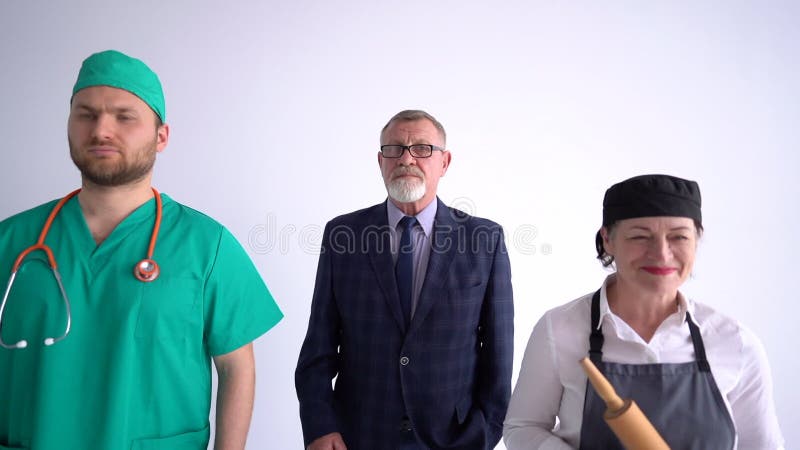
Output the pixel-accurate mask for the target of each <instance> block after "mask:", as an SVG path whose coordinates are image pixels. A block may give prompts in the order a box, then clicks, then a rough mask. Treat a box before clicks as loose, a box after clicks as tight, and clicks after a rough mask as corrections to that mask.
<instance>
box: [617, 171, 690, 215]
mask: <svg viewBox="0 0 800 450" xmlns="http://www.w3.org/2000/svg"><path fill="white" fill-rule="evenodd" d="M659 216H671V217H688V218H690V219H694V220H695V222H697V223H698V224H701V223H702V215H701V213H700V186H698V185H697V183H696V182H694V181H690V180H684V179H683V178H678V177H673V176H670V175H640V176H638V177H633V178H629V179H627V180H625V181H622V182H620V183H617V184H615V185H613V186H611V187H610V188H609V189H608V190H607V191H606V196H605V198H603V226H604V227H607V226H609V225H611V224H613V223H614V222H616V221H618V220H623V219H633V218H636V217H659Z"/></svg>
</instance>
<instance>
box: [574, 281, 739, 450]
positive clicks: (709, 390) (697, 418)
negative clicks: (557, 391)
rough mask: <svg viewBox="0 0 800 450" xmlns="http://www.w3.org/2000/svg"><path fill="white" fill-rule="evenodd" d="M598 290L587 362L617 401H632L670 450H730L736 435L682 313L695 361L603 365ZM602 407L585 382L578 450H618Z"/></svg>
mask: <svg viewBox="0 0 800 450" xmlns="http://www.w3.org/2000/svg"><path fill="white" fill-rule="evenodd" d="M599 322H600V291H597V292H596V293H595V294H594V296H593V297H592V330H591V335H590V336H589V358H590V359H591V360H592V362H593V363H594V364H595V366H597V368H598V369H600V371H601V372H602V373H603V374H604V375H605V376H606V378H608V380H609V381H610V382H611V385H612V386H614V389H616V391H617V393H618V394H619V395H620V397H623V398H632V399H633V400H635V401H636V404H638V405H639V407H640V408H641V409H642V411H643V412H644V413H645V415H646V416H647V417H648V419H650V421H651V422H652V423H653V425H654V426H655V427H656V430H658V432H659V433H660V434H661V436H662V437H663V438H664V440H665V441H667V444H669V446H670V448H672V449H674V450H684V449H698V450H713V449H721V450H722V449H724V450H730V449H732V448H733V443H734V438H735V435H736V431H735V429H734V426H733V420H732V419H731V417H730V415H729V414H728V410H727V408H725V403H724V402H723V401H722V395H721V394H720V391H719V388H717V383H716V382H714V376H713V375H712V374H711V368H710V367H709V365H708V360H707V359H706V350H705V346H704V345H703V338H702V337H701V336H700V329H699V328H697V325H695V324H694V322H692V320H691V316H690V315H689V312H688V311H687V312H686V323H687V324H688V325H689V332H690V333H691V335H692V344H693V345H694V354H695V359H696V361H694V362H688V363H681V364H619V363H612V362H603V361H602V358H603V341H604V338H603V330H602V329H598V327H597V326H598V324H599ZM605 410H606V404H605V402H604V401H603V399H601V398H600V396H599V395H597V392H595V390H594V388H593V387H592V385H591V383H589V382H588V381H587V383H586V400H585V403H584V407H583V425H582V427H581V446H580V448H581V449H623V447H622V444H620V442H619V439H617V437H616V436H615V435H614V433H613V432H612V431H611V428H609V426H608V424H606V422H605V420H604V419H603V413H604V412H605Z"/></svg>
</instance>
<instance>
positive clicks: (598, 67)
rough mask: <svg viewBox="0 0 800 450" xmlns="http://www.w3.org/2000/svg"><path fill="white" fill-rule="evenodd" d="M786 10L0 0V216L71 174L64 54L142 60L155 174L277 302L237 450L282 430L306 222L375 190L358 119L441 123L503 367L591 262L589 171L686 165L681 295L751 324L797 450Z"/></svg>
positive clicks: (610, 175)
mask: <svg viewBox="0 0 800 450" xmlns="http://www.w3.org/2000/svg"><path fill="white" fill-rule="evenodd" d="M798 23H800V4H798V3H797V2H793V1H756V0H752V1H736V0H711V1H703V2H698V1H689V0H687V1H647V2H645V1H633V0H631V1H606V2H602V1H571V2H568V1H515V2H495V3H491V2H485V1H438V2H435V1H430V2H423V1H404V2H398V1H394V2H381V1H350V2H333V1H294V2H277V1H254V0H253V1H238V2H236V1H231V2H222V1H218V2H211V1H206V2H200V1H185V2H179V1H166V0H165V1H138V2H131V1H127V2H117V1H108V0H96V1H91V0H76V1H69V2H67V1H41V0H40V1H37V0H24V1H23V0H3V1H2V2H0V64H1V66H0V67H2V70H0V101H2V104H3V106H2V107H1V108H0V139H2V149H1V150H0V151H2V159H0V161H2V163H0V192H2V193H3V195H2V200H0V217H6V216H9V215H11V214H13V213H16V212H19V211H21V210H24V209H27V208H30V207H32V206H34V205H37V204H39V203H42V202H45V201H47V200H50V199H53V198H55V197H58V196H61V195H63V194H65V193H67V192H68V191H70V190H72V189H73V188H75V187H76V186H78V183H79V174H78V172H77V170H76V169H75V168H74V167H73V165H72V163H71V161H70V160H69V156H68V149H67V143H66V119H67V113H68V101H69V97H70V92H71V88H72V84H73V83H74V81H75V76H76V75H77V72H78V68H79V66H80V63H81V61H82V60H83V58H85V57H86V56H88V55H89V54H90V53H93V52H95V51H100V50H105V49H108V48H115V49H119V50H121V51H123V52H126V53H129V54H131V55H133V56H136V57H139V58H141V59H143V60H144V61H146V62H147V63H148V64H149V65H150V66H151V67H152V68H153V69H154V70H155V71H156V72H157V73H158V74H159V75H160V77H161V80H162V83H163V85H164V89H165V91H166V99H167V121H168V122H169V123H170V125H171V127H172V135H171V139H170V143H169V146H168V147H167V150H166V151H165V152H164V153H163V154H162V155H161V156H160V157H159V160H158V163H157V166H156V176H155V185H156V186H157V187H158V188H159V189H161V190H162V191H164V192H167V193H169V194H170V195H171V196H172V197H173V198H175V199H176V200H178V201H181V202H183V203H186V204H188V205H191V206H193V207H195V208H197V209H199V210H202V211H204V212H206V213H208V214H209V215H211V216H212V217H215V218H216V219H218V220H219V221H220V222H222V223H223V224H225V225H227V226H228V227H229V228H230V229H231V230H232V231H233V233H234V234H235V235H236V236H237V237H238V238H239V240H240V241H241V242H242V244H243V245H244V246H245V248H246V249H247V250H248V252H249V253H250V254H251V256H252V257H253V259H254V261H255V263H256V265H257V266H258V268H259V270H260V271H261V273H262V275H263V276H264V278H265V279H266V281H267V284H268V285H269V286H270V288H271V290H272V292H273V294H274V295H275V297H276V299H277V301H278V303H279V304H280V306H281V308H282V309H283V311H284V312H285V314H286V318H285V319H284V320H283V321H282V322H281V323H280V324H279V325H278V326H277V327H276V328H275V329H273V330H272V331H271V332H270V333H268V334H267V335H266V336H264V337H263V338H261V339H259V340H258V341H257V343H256V352H257V362H258V388H257V399H256V408H255V413H254V417H253V426H252V428H251V432H250V440H249V445H248V449H290V448H300V447H301V445H302V444H301V442H302V441H301V439H302V438H301V432H300V422H299V419H298V413H297V400H296V397H295V393H294V384H293V372H294V367H295V364H296V361H297V354H298V351H299V348H300V344H301V342H302V339H303V337H304V335H305V330H306V325H307V320H308V313H309V306H310V300H311V292H312V288H313V282H314V274H315V270H316V263H317V256H316V252H317V249H318V246H319V238H320V234H321V231H322V227H323V226H324V224H325V222H326V221H327V220H329V219H330V218H332V217H334V216H336V215H338V214H342V213H345V212H349V211H352V210H355V209H359V208H362V207H366V206H369V205H372V204H375V203H378V202H380V201H382V200H383V199H384V198H385V193H384V188H383V184H382V181H381V178H380V173H379V170H378V165H377V158H376V152H377V147H378V132H379V130H380V128H381V127H382V126H383V125H384V123H385V122H386V120H388V119H389V117H391V116H392V115H393V114H394V113H395V112H397V111H399V110H401V109H406V108H421V109H425V110H428V111H429V112H431V113H432V114H433V115H434V116H436V117H437V118H438V119H439V120H440V121H441V122H442V123H443V124H444V126H445V128H446V129H447V132H448V135H449V137H450V139H449V140H448V147H449V148H450V149H452V152H453V162H452V165H451V167H450V171H449V172H448V174H447V176H446V177H445V178H444V179H443V180H442V183H441V185H440V191H439V193H440V196H441V198H442V199H443V200H444V201H445V202H448V203H450V204H453V205H456V206H460V207H461V208H462V209H465V210H467V211H468V212H471V213H474V214H477V215H479V216H484V217H489V218H491V219H493V220H495V221H497V222H500V223H501V224H502V225H503V226H504V227H505V229H506V233H507V236H508V244H509V248H510V250H511V259H512V261H511V262H512V270H513V276H514V278H513V281H514V291H515V297H516V298H515V300H516V350H515V361H514V365H515V371H514V372H515V380H516V372H517V371H518V368H519V364H520V360H521V355H522V352H523V350H524V346H525V343H526V341H527V338H528V335H529V333H530V330H531V328H532V326H533V324H534V323H535V322H536V320H537V319H538V318H539V317H540V316H541V314H542V313H543V312H544V311H545V310H546V309H549V308H551V307H554V306H556V305H559V304H561V303H564V302H566V301H568V300H571V299H573V298H575V297H577V296H579V295H582V294H584V293H586V292H589V291H591V290H594V289H596V288H597V287H598V286H599V285H600V283H601V282H602V280H603V278H604V276H605V275H606V272H605V271H604V270H603V269H601V268H600V265H599V264H598V263H597V262H596V261H595V260H594V256H595V255H594V248H593V247H594V233H595V231H596V230H597V228H598V227H599V225H600V221H601V210H602V208H601V204H602V197H603V193H604V191H605V189H606V188H607V187H608V186H610V185H611V184H613V183H614V182H617V181H620V180H622V179H624V178H627V177H629V176H633V175H638V174H643V173H653V172H660V173H670V174H674V175H678V176H682V177H685V178H690V179H694V180H697V181H698V182H699V183H700V186H701V189H702V193H703V200H704V204H703V214H704V225H705V227H706V235H705V237H704V238H703V240H702V242H701V249H700V252H699V255H698V261H697V266H696V268H695V271H694V278H693V280H692V281H690V282H689V283H688V284H687V285H686V286H685V289H684V290H685V291H686V292H687V293H688V294H690V295H691V296H693V297H695V298H696V299H698V300H701V301H704V302H706V303H709V304H711V305H713V306H714V307H716V308H718V309H720V310H722V311H724V312H726V313H728V314H730V315H732V316H733V317H736V318H738V319H739V320H741V321H742V322H743V323H745V324H746V325H748V326H749V327H751V328H752V329H754V330H755V332H756V333H757V334H758V335H759V336H760V337H761V339H762V340H763V342H764V345H765V347H766V349H767V353H768V355H769V358H770V361H771V363H772V369H773V376H774V380H775V395H776V404H777V410H778V415H779V417H780V419H781V424H782V427H783V432H784V434H785V437H786V439H787V447H789V448H792V447H797V446H798V445H800V431H798V427H797V426H796V425H797V423H796V422H793V421H792V413H791V411H792V408H793V407H794V406H795V405H796V404H798V403H800V394H799V392H800V390H798V389H797V387H796V378H795V376H796V373H797V371H798V362H797V361H798V357H797V354H798V346H799V345H798V344H800V331H798V330H799V329H800V327H798V325H797V324H798V313H799V312H800V308H798V307H797V302H798V298H797V297H798V296H797V293H796V290H797V288H796V284H797V281H796V280H797V276H798V275H797V272H798V263H797V255H798V251H799V250H800V245H799V244H800V238H798V234H799V232H798V228H797V222H798V218H799V216H800V208H799V207H798V197H800V184H798V182H797V181H796V179H795V174H796V173H797V172H798V169H800V157H799V156H798V153H799V152H798V148H797V144H798V131H797V130H798V120H799V119H800V88H798V80H800V67H799V63H798V55H800V32H798ZM7 256H8V255H4V257H7ZM0 376H2V374H0Z"/></svg>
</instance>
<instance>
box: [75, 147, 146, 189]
mask: <svg viewBox="0 0 800 450" xmlns="http://www.w3.org/2000/svg"><path fill="white" fill-rule="evenodd" d="M69 155H70V157H71V158H72V162H73V163H75V166H77V167H78V170H80V171H81V175H82V176H83V178H84V179H86V180H88V181H90V182H92V183H94V184H96V185H98V186H106V187H114V186H124V185H127V184H131V183H133V182H136V181H139V180H141V179H142V178H144V177H145V176H146V175H147V174H149V173H150V171H151V170H153V165H154V164H155V162H156V148H155V142H154V143H152V144H147V145H146V146H145V147H143V148H139V149H137V150H135V151H132V152H128V153H126V154H120V155H119V159H118V161H116V162H113V163H112V162H109V161H104V160H102V159H95V158H92V157H90V156H87V155H86V154H85V153H82V152H81V151H80V150H79V149H77V148H76V147H75V145H74V144H73V143H72V141H71V140H70V141H69ZM126 157H127V158H132V160H131V159H126Z"/></svg>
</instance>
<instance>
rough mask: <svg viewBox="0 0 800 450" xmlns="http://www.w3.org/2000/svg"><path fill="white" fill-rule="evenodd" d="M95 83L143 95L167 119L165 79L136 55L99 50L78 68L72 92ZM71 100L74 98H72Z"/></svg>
mask: <svg viewBox="0 0 800 450" xmlns="http://www.w3.org/2000/svg"><path fill="white" fill-rule="evenodd" d="M91 86H111V87H115V88H119V89H124V90H126V91H128V92H130V93H132V94H133V95H135V96H137V97H139V98H140V99H142V101H144V102H145V103H147V105H148V106H150V108H152V109H153V111H154V112H155V113H156V115H157V116H158V117H159V118H160V119H161V122H165V121H166V108H165V107H164V92H163V91H162V90H161V82H160V81H158V75H156V74H155V72H153V71H152V70H150V68H149V67H147V64H145V63H143V62H142V61H141V60H138V59H136V58H131V57H130V56H128V55H126V54H124V53H121V52H118V51H116V50H106V51H104V52H100V53H95V54H93V55H91V56H89V57H88V58H86V59H85V60H84V61H83V65H81V70H80V72H78V80H77V81H76V82H75V87H73V88H72V96H73V97H74V96H75V93H76V92H78V91H80V90H81V89H84V88H87V87H91ZM70 101H72V100H71V99H70Z"/></svg>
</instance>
